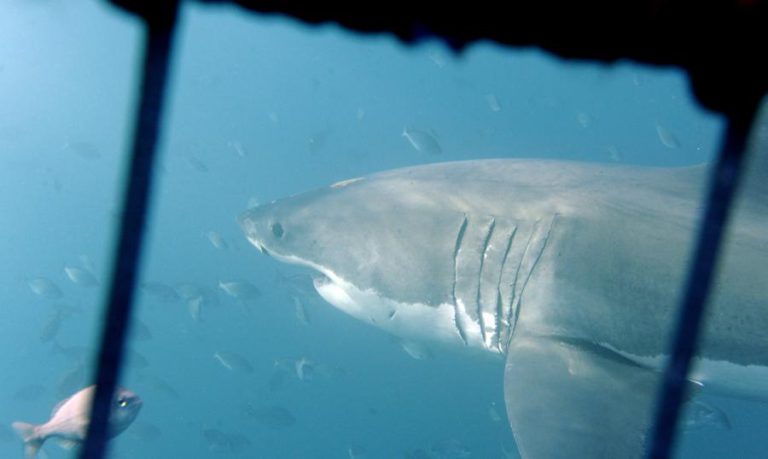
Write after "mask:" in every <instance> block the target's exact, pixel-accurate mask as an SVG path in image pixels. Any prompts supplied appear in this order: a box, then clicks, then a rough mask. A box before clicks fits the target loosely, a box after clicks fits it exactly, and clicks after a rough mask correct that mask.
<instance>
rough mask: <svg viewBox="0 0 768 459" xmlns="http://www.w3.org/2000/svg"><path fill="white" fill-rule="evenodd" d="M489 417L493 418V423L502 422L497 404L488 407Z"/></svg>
mask: <svg viewBox="0 0 768 459" xmlns="http://www.w3.org/2000/svg"><path fill="white" fill-rule="evenodd" d="M488 417H489V418H491V421H493V422H501V415H500V414H499V411H498V410H497V409H496V402H491V405H490V406H489V407H488Z"/></svg>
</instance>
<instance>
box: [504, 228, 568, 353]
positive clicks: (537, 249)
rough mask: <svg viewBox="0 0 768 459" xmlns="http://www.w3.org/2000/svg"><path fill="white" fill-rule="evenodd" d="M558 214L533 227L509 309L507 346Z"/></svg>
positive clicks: (516, 276)
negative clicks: (526, 289)
mask: <svg viewBox="0 0 768 459" xmlns="http://www.w3.org/2000/svg"><path fill="white" fill-rule="evenodd" d="M556 217H557V214H555V215H553V216H552V217H550V218H548V219H546V220H545V219H539V220H537V221H536V223H535V224H534V226H533V229H532V231H531V236H530V237H529V238H528V242H527V243H526V245H525V250H524V251H523V256H522V257H521V259H520V264H519V265H518V268H517V273H516V274H515V288H514V294H513V297H512V304H511V307H510V308H509V314H510V316H509V319H508V320H509V325H508V332H507V338H506V341H507V342H506V343H505V346H508V345H509V340H510V339H511V337H512V332H513V330H514V327H515V324H516V323H517V318H518V317H519V315H520V302H521V299H522V297H523V292H524V291H525V287H526V286H527V285H528V281H529V280H530V279H531V275H532V274H533V270H534V268H535V267H536V265H537V264H538V262H539V260H540V259H541V254H542V253H544V248H545V247H546V246H547V242H548V241H549V235H550V233H551V232H552V227H553V226H554V225H555V218H556ZM521 275H522V277H521ZM518 286H519V287H520V288H519V289H518V288H517V287H518Z"/></svg>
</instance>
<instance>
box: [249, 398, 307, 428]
mask: <svg viewBox="0 0 768 459" xmlns="http://www.w3.org/2000/svg"><path fill="white" fill-rule="evenodd" d="M246 413H247V414H248V416H250V417H252V418H253V419H255V420H256V421H258V422H259V423H260V424H262V425H264V426H266V427H269V428H271V429H285V428H288V427H291V426H292V425H294V424H296V417H295V416H294V415H293V413H291V412H290V411H289V410H288V409H287V408H284V407H282V406H279V405H266V406H253V405H251V404H250V403H249V404H248V405H247V406H246Z"/></svg>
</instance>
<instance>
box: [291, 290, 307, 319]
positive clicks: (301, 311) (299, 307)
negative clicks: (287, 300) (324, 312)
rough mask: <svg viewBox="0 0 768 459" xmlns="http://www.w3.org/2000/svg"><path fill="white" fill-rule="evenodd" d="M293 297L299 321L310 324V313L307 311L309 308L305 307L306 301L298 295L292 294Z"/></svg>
mask: <svg viewBox="0 0 768 459" xmlns="http://www.w3.org/2000/svg"><path fill="white" fill-rule="evenodd" d="M291 298H292V299H293V305H294V308H295V309H296V318H297V319H299V322H301V323H302V324H304V325H309V313H308V312H307V308H306V307H304V303H302V301H301V300H300V299H299V297H297V296H291Z"/></svg>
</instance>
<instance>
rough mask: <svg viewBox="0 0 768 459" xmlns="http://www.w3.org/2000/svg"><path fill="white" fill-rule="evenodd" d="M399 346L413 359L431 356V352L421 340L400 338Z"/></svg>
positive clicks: (423, 358) (424, 358)
mask: <svg viewBox="0 0 768 459" xmlns="http://www.w3.org/2000/svg"><path fill="white" fill-rule="evenodd" d="M400 347H401V348H402V349H403V350H404V351H405V353H406V354H408V355H409V356H410V357H411V358H412V359H414V360H427V359H430V358H432V352H431V351H430V350H429V347H427V345H425V344H424V343H423V342H419V341H412V340H401V341H400Z"/></svg>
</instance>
